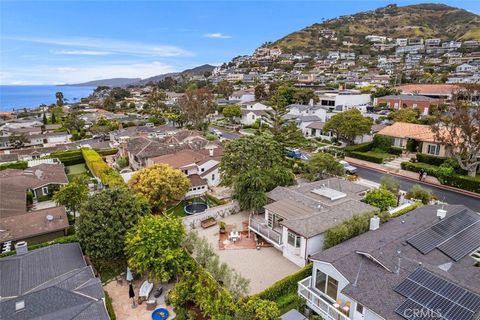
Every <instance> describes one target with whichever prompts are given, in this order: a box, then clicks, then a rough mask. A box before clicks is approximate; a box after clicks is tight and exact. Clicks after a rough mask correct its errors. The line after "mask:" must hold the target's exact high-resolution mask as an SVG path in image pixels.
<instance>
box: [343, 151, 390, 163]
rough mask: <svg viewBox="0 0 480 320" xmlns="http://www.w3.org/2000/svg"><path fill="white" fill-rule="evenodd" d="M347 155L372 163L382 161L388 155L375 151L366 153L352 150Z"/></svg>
mask: <svg viewBox="0 0 480 320" xmlns="http://www.w3.org/2000/svg"><path fill="white" fill-rule="evenodd" d="M348 155H349V156H350V157H352V158H356V159H360V160H365V161H369V162H373V163H383V161H385V160H386V159H388V156H385V155H384V154H382V153H375V152H369V153H367V152H358V151H352V152H349V153H348Z"/></svg>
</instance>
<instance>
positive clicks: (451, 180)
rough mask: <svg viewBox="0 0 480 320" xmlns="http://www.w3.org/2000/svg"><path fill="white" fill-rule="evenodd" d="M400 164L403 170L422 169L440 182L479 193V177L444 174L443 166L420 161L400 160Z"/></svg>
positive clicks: (416, 170) (417, 170) (418, 170)
mask: <svg viewBox="0 0 480 320" xmlns="http://www.w3.org/2000/svg"><path fill="white" fill-rule="evenodd" d="M400 166H401V167H402V169H403V170H408V171H413V172H420V170H421V169H423V170H425V171H426V172H427V175H430V176H432V177H436V178H437V179H438V181H440V183H441V184H444V185H447V186H451V187H455V188H459V189H463V190H468V191H472V192H476V193H480V177H469V176H463V175H459V174H455V173H449V174H444V172H445V171H444V170H445V168H439V167H437V166H434V165H431V164H427V163H422V162H415V163H414V162H402V163H401V164H400ZM447 170H448V169H447Z"/></svg>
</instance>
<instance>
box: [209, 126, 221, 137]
mask: <svg viewBox="0 0 480 320" xmlns="http://www.w3.org/2000/svg"><path fill="white" fill-rule="evenodd" d="M210 132H211V133H212V134H214V135H217V136H219V137H221V136H222V131H220V130H218V129H215V128H213V129H211V130H210Z"/></svg>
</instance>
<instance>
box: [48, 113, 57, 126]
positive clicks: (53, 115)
mask: <svg viewBox="0 0 480 320" xmlns="http://www.w3.org/2000/svg"><path fill="white" fill-rule="evenodd" d="M50 120H51V121H52V123H57V118H56V116H55V112H53V111H52V116H51V119H50Z"/></svg>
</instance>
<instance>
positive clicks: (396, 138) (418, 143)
mask: <svg viewBox="0 0 480 320" xmlns="http://www.w3.org/2000/svg"><path fill="white" fill-rule="evenodd" d="M378 134H379V135H383V136H387V137H392V138H393V146H395V147H399V148H402V149H406V148H407V146H408V144H412V145H413V146H415V147H414V149H416V150H417V151H418V152H421V153H426V154H429V155H432V156H438V157H446V156H448V155H449V150H448V146H445V145H443V144H440V143H438V142H437V140H436V139H435V133H434V132H433V131H432V128H431V127H430V126H428V125H423V124H414V123H406V122H395V123H394V124H392V125H391V126H386V127H385V128H383V129H381V130H380V131H379V132H378Z"/></svg>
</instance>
